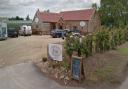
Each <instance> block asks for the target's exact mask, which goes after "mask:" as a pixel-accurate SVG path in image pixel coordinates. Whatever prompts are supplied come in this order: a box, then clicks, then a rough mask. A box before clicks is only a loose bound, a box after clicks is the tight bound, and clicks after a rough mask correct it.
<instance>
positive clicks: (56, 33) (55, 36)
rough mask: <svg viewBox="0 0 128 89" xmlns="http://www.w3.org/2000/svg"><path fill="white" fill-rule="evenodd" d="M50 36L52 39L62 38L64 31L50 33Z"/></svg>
mask: <svg viewBox="0 0 128 89" xmlns="http://www.w3.org/2000/svg"><path fill="white" fill-rule="evenodd" d="M51 36H52V37H53V38H61V37H62V38H64V37H65V36H66V31H64V30H53V31H51Z"/></svg>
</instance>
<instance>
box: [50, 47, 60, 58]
mask: <svg viewBox="0 0 128 89" xmlns="http://www.w3.org/2000/svg"><path fill="white" fill-rule="evenodd" d="M51 52H52V55H53V56H55V57H57V56H60V55H61V49H60V48H59V47H58V46H55V45H54V46H52V47H51Z"/></svg>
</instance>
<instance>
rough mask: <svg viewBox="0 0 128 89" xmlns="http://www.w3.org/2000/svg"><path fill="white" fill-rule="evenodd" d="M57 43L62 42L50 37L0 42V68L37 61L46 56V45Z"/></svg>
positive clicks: (23, 38)
mask: <svg viewBox="0 0 128 89" xmlns="http://www.w3.org/2000/svg"><path fill="white" fill-rule="evenodd" d="M59 42H60V43H61V42H63V40H62V39H61V38H51V37H50V36H30V37H19V38H9V39H8V40H5V41H0V67H4V66H9V65H13V64H18V63H23V62H28V61H35V60H36V61H38V60H40V59H41V58H42V57H44V56H47V44H48V43H59Z"/></svg>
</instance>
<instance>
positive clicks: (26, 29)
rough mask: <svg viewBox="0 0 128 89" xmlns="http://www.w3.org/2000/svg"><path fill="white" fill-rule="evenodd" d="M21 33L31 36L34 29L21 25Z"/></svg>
mask: <svg viewBox="0 0 128 89" xmlns="http://www.w3.org/2000/svg"><path fill="white" fill-rule="evenodd" d="M19 34H20V35H21V36H31V35H32V29H31V26H27V25H23V26H21V27H20V30H19Z"/></svg>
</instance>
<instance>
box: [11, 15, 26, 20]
mask: <svg viewBox="0 0 128 89" xmlns="http://www.w3.org/2000/svg"><path fill="white" fill-rule="evenodd" d="M9 20H24V18H22V17H19V16H16V17H12V18H9Z"/></svg>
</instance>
